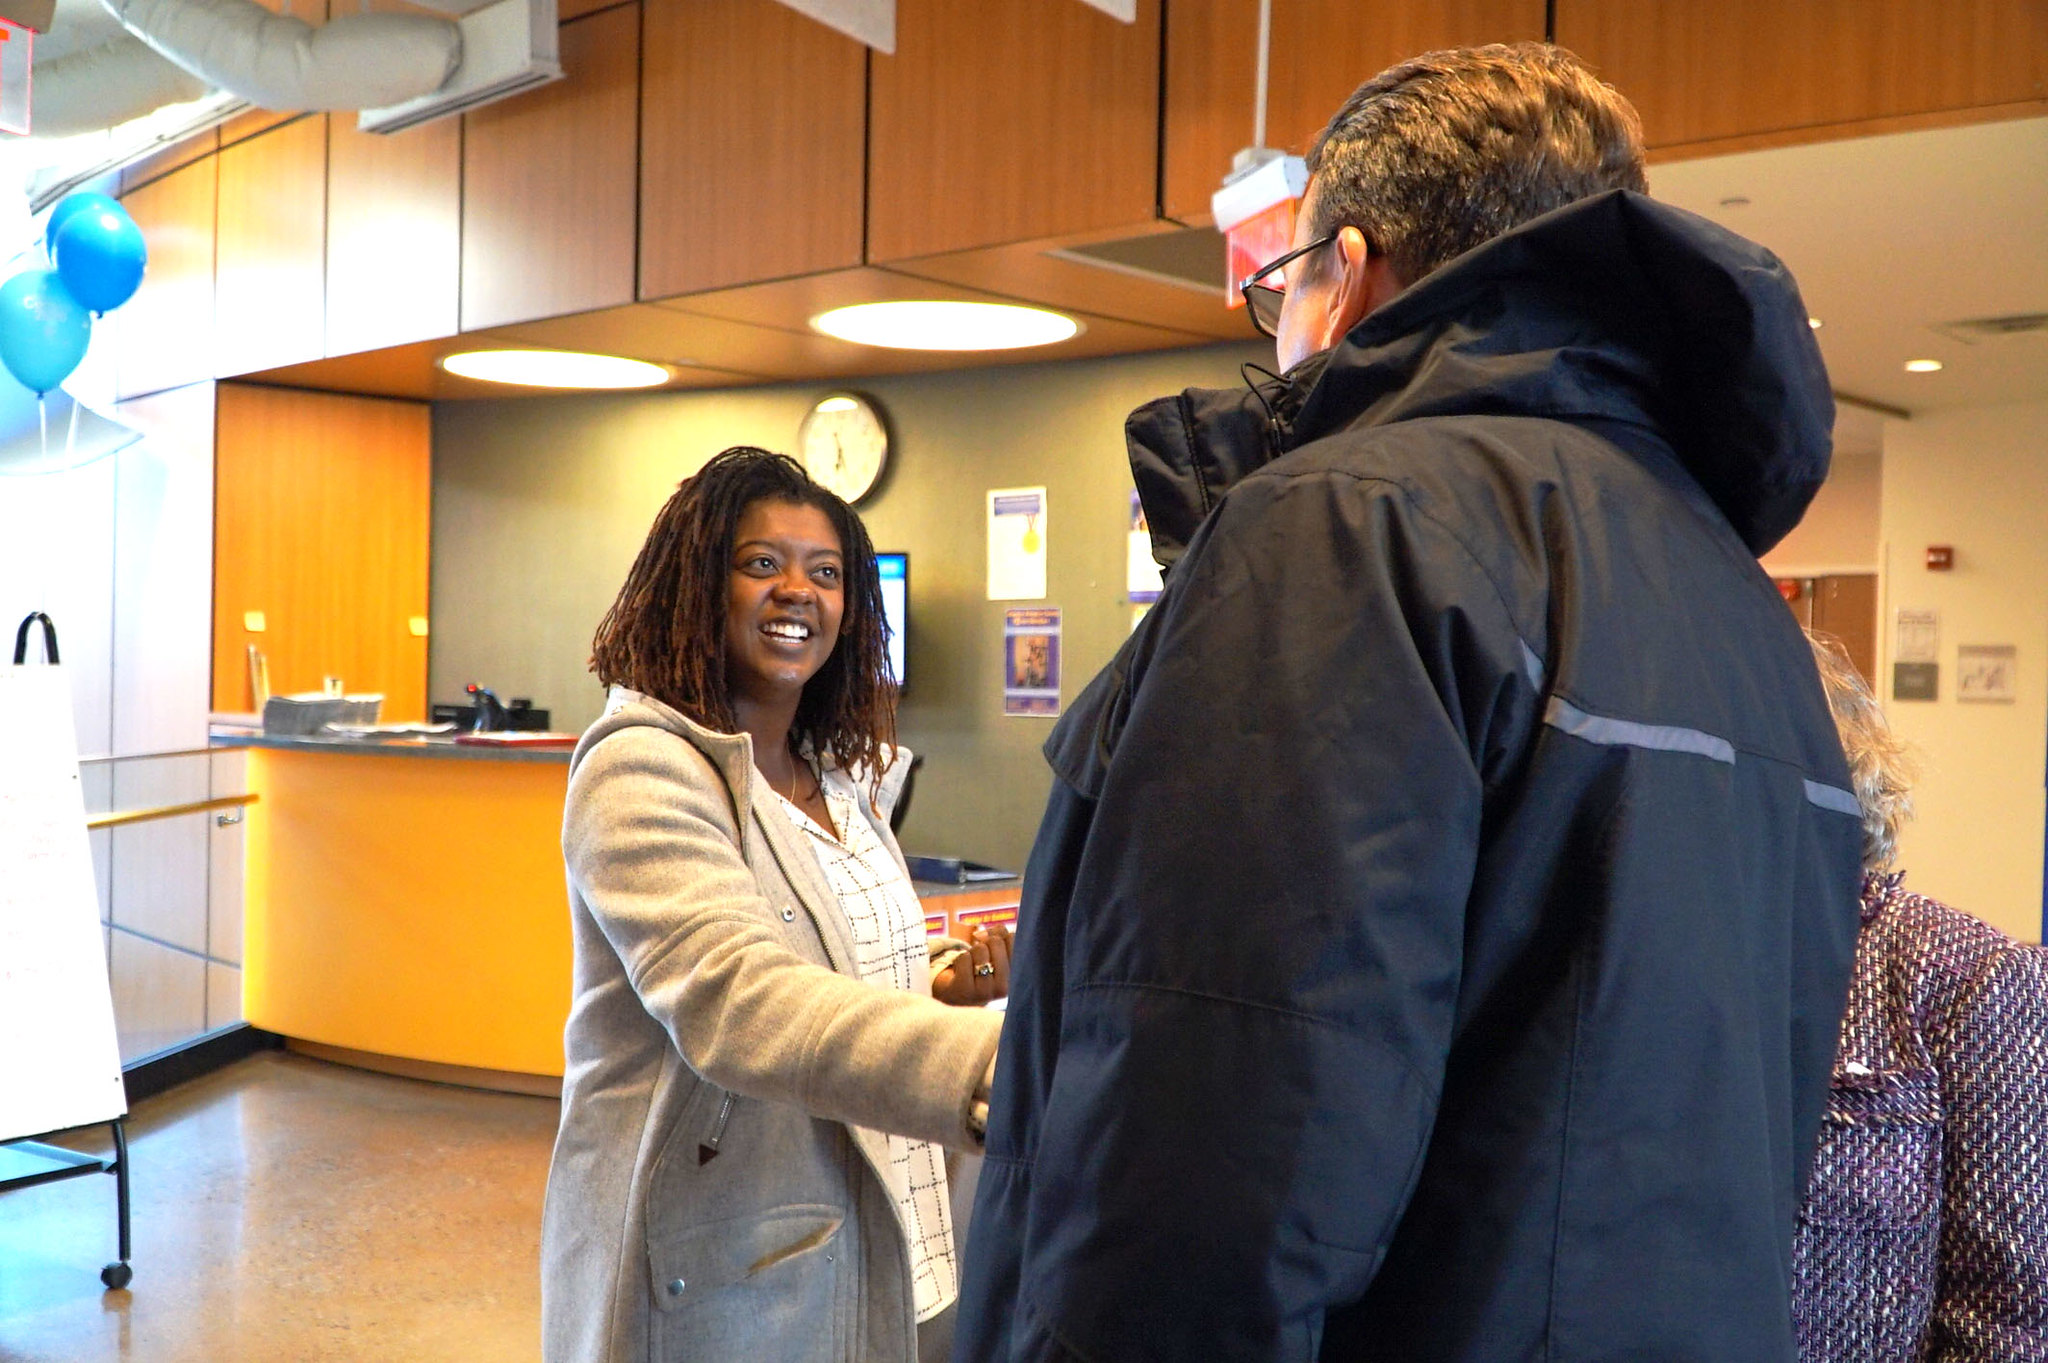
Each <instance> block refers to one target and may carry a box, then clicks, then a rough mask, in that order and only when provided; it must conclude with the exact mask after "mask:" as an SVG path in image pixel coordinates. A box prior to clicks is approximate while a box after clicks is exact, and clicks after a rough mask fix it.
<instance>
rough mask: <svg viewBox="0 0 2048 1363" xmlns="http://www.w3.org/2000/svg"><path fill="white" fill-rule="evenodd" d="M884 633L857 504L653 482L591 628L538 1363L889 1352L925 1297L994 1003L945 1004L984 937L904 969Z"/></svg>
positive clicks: (907, 902)
mask: <svg viewBox="0 0 2048 1363" xmlns="http://www.w3.org/2000/svg"><path fill="white" fill-rule="evenodd" d="M885 635H886V627H885V625H884V623H883V617H882V606H881V587H880V581H879V577H878V574H877V571H876V568H875V560H874V551H873V548H872V547H871V546H870V544H869V542H868V537H867V532H866V530H865V529H864V528H863V527H862V525H861V523H860V519H859V517H857V516H855V515H854V513H853V511H852V510H851V508H849V507H848V506H847V505H846V503H844V502H843V501H841V500H840V499H839V498H837V497H835V496H833V495H832V494H831V493H830V492H827V491H826V490H825V489H823V488H821V487H819V486H818V485H817V484H815V483H813V482H812V481H811V480H810V479H809V478H808V477H807V476H806V475H805V473H804V471H803V469H802V468H801V467H800V466H799V465H797V464H796V463H795V462H794V461H792V460H790V459H787V458H785V457H783V456H780V455H773V454H769V453H767V452H765V451H762V450H755V449H744V448H742V449H733V450H727V451H726V452H724V453H723V454H720V455H719V456H718V457H716V458H715V459H713V460H711V462H710V463H708V464H706V465H705V466H704V468H703V469H702V470H701V471H700V472H698V473H697V474H696V476H694V477H692V478H690V479H688V480H686V481H685V482H684V483H683V484H682V485H681V487H679V488H678V489H677V491H676V493H675V495H674V496H673V497H671V498H670V499H669V502H668V504H667V505H666V506H664V507H663V508H662V510H661V513H660V514H659V515H658V516H657V517H656V518H655V522H654V527H653V529H652V530H651V531H650V532H649V534H648V537H647V542H646V544H645V545H643V546H642V548H641V550H640V555H639V558H638V559H637V560H636V561H635V562H634V564H633V567H632V570H631V571H630V572H629V573H628V574H627V577H626V582H625V586H624V587H623V588H621V590H620V592H619V596H618V599H617V600H616V601H615V602H613V604H612V608H611V610H610V611H609V612H608V613H607V614H606V615H605V618H604V621H603V623H602V624H600V625H599V626H598V631H597V640H596V646H595V649H594V655H595V656H594V658H593V663H592V665H593V670H594V671H596V673H597V675H598V679H599V681H601V682H602V683H604V684H605V685H606V686H608V687H609V688H610V693H609V700H608V703H607V705H606V707H605V713H604V717H603V718H601V719H600V720H598V722H597V723H596V724H594V725H592V726H591V728H590V730H589V731H588V732H587V733H585V734H584V736H583V740H582V742H581V743H579V744H578V745H577V748H576V752H575V755H574V757H573V759H572V760H571V764H570V777H569V795H568V803H567V808H566V812H565V815H564V819H563V829H562V849H563V855H564V857H565V859H566V861H567V865H568V874H569V902H570V918H571V927H572V931H573V935H574V946H575V990H574V1001H573V1004H572V1006H571V1009H570V1013H569V1024H568V1029H567V1033H566V1037H565V1049H566V1052H567V1056H566V1059H567V1068H566V1073H565V1075H564V1077H563V1081H562V1123H561V1130H560V1132H559V1133H558V1135H557V1137H556V1142H555V1153H554V1162H553V1165H552V1167H551V1169H550V1171H549V1175H548V1196H547V1209H546V1212H545V1215H544V1217H543V1229H542V1240H541V1260H542V1269H541V1288H542V1291H541V1314H542V1333H543V1352H544V1354H545V1357H546V1359H547V1360H548V1363H571V1361H572V1360H574V1361H575V1363H598V1361H599V1360H605V1361H607V1363H609V1361H610V1360H621V1359H633V1360H636V1361H637V1360H642V1359H652V1360H690V1361H691V1363H696V1361H697V1360H707V1361H708V1360H728V1359H729V1360H741V1359H745V1360H756V1359H775V1360H778V1361H780V1363H801V1361H802V1360H810V1359H818V1360H825V1359H832V1360H840V1359H860V1360H886V1363H913V1360H915V1359H916V1357H917V1355H918V1347H917V1331H918V1324H919V1323H920V1322H924V1321H928V1320H930V1319H932V1318H933V1317H935V1316H937V1315H938V1314H939V1313H940V1312H942V1311H943V1310H944V1309H945V1308H946V1306H947V1305H948V1304H950V1303H951V1301H952V1300H953V1298H954V1295H955V1292H956V1288H955V1264H956V1257H955V1253H954V1246H953V1237H952V1226H951V1223H950V1218H949V1214H948V1208H947V1190H946V1178H945V1169H944V1164H943V1161H942V1157H941V1154H940V1148H941V1147H950V1148H953V1149H959V1150H972V1149H975V1148H977V1146H978V1142H979V1138H980V1133H981V1130H982V1129H983V1124H984V1123H985V1122H986V1118H987V1096H988V1084H989V1079H990V1077H991V1075H992V1072H993V1069H994V1063H995V1061H994V1057H995V1049H996V1034H997V1031H998V1030H999V1021H1000V1020H999V1018H998V1017H997V1016H996V1015H995V1014H993V1013H991V1012H989V1011H987V1010H985V1009H982V1008H978V1007H948V1006H946V1004H947V1003H953V1004H978V1003H984V1002H987V1001H989V1000H990V999H992V998H994V997H996V996H998V995H999V994H1000V993H1001V992H1002V991H1003V990H1004V989H1005V988H1006V987H1007V979H1008V964H1009V950H1008V939H1007V936H1006V935H1004V934H1000V933H999V934H996V935H993V936H988V935H980V936H978V938H977V940H976V941H975V942H973V943H972V944H971V945H969V946H967V947H966V948H965V949H964V950H960V951H959V954H958V957H957V959H956V960H954V961H952V962H951V963H950V964H948V965H947V966H946V967H945V968H944V969H942V970H940V971H939V972H938V973H937V974H936V975H934V974H932V973H931V970H930V964H929V962H928V959H927V956H926V942H925V928H924V918H923V915H922V913H921V912H920V911H919V909H918V905H917V900H916V896H915V895H914V893H913V892H912V891H911V888H910V883H909V879H908V877H907V876H906V875H905V873H904V870H903V863H902V858H901V854H900V853H899V852H898V851H897V848H896V843H895V839H894V838H893V837H892V836H891V834H890V832H889V821H888V814H889V810H890V808H891V807H892V806H893V804H894V803H895V799H896V796H897V793H898V792H899V790H900V789H901V786H902V782H903V778H904V776H905V774H906V773H907V772H908V770H909V761H908V757H909V755H908V754H907V753H905V752H903V751H902V750H901V749H899V748H897V747H896V746H895V741H894V740H895V719H894V684H893V681H892V680H891V678H890V676H889V673H888V663H887V654H886V652H885V650H884V644H885V642H886V639H885ZM935 995H936V996H937V997H936V998H935Z"/></svg>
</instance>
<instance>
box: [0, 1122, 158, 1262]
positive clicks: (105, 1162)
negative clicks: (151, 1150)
mask: <svg viewBox="0 0 2048 1363" xmlns="http://www.w3.org/2000/svg"><path fill="white" fill-rule="evenodd" d="M107 1125H108V1126H109V1127H111V1128H112V1129H113V1132H114V1156H113V1158H112V1159H108V1158H106V1157H104V1156H102V1155H85V1154H80V1153H79V1152H78V1151H76V1150H66V1149H64V1148H63V1147H62V1146H57V1145H45V1144H43V1143H42V1142H41V1141H9V1142H7V1143H6V1144H5V1145H0V1193H4V1192H6V1191H7V1190H8V1189H9V1188H26V1187H28V1186H30V1185H31V1184H35V1183H55V1182H57V1181H58V1180H59V1179H66V1178H77V1177H78V1176H79V1175H80V1174H112V1175H113V1176H114V1213H115V1216H116V1218H117V1219H118V1220H119V1222H120V1235H121V1257H120V1258H119V1259H117V1260H115V1261H114V1262H113V1263H111V1264H108V1265H107V1266H106V1267H105V1268H103V1269H101V1270H100V1281H101V1282H103V1283H105V1284H106V1285H107V1286H108V1287H113V1288H122V1287H126V1286H127V1285H128V1284H129V1282H130V1281H131V1280H132V1279H133V1278H134V1277H135V1270H134V1269H132V1268H130V1267H129V1266H128V1255H129V1245H128V1119H127V1118H126V1117H116V1118H115V1119H114V1120H113V1121H111V1122H108V1123H107Z"/></svg>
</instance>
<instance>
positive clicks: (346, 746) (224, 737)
mask: <svg viewBox="0 0 2048 1363" xmlns="http://www.w3.org/2000/svg"><path fill="white" fill-rule="evenodd" d="M210 742H211V746H213V747H216V748H270V749H273V750H275V751H278V752H317V753H339V754H342V755H344V756H349V757H426V758H440V759H443V760H449V759H452V760H455V761H458V762H552V763H554V764H556V765H558V766H566V765H567V764H568V761H569V752H570V749H568V748H566V747H564V748H494V747H491V746H489V745H488V744H479V743H457V742H454V741H453V740H452V739H446V738H393V739H378V740H371V739H360V738H266V737H264V736H263V735H262V734H237V733H215V734H214V735H213V736H212V739H211V740H210Z"/></svg>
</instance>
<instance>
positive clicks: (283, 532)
mask: <svg viewBox="0 0 2048 1363" xmlns="http://www.w3.org/2000/svg"><path fill="white" fill-rule="evenodd" d="M429 411H430V409H429V407H428V405H427V404H426V403H424V402H402V401H394V400H391V399H386V398H361V397H349V396H344V395H340V394H333V393H311V392H306V391H304V390H301V389H291V388H263V387H257V386H254V385H248V384H222V385H220V390H219V410H218V414H217V417H216V425H215V442H216V443H215V465H214V477H215V505H214V586H213V592H214V595H213V645H214V646H213V706H214V709H216V710H221V711H229V712H244V711H247V710H250V709H251V708H252V707H253V705H254V697H253V696H252V695H251V693H250V687H249V681H248V661H247V650H248V647H249V646H250V645H254V646H255V647H257V648H258V649H261V650H262V651H263V652H264V654H265V655H266V656H267V657H268V659H269V664H270V686H271V690H272V691H273V692H274V693H277V694H285V693H289V692H293V691H314V690H318V689H319V688H320V684H321V680H322V678H324V677H329V676H338V677H340V678H341V679H342V681H343V683H344V684H345V685H346V686H347V688H348V689H349V690H350V691H352V692H367V691H381V692H382V693H383V694H384V717H385V718H386V719H390V720H406V719H423V718H425V715H426V693H427V639H426V615H427V539H428V531H429V513H430V509H431V500H432V485H431V479H430V459H429V446H430V430H429Z"/></svg>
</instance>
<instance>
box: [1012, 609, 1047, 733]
mask: <svg viewBox="0 0 2048 1363" xmlns="http://www.w3.org/2000/svg"><path fill="white" fill-rule="evenodd" d="M1059 712H1060V608H1059V607H1058V606H1040V607H1036V608H1031V609H1025V610H1011V611H1004V612H1003V713H1004V714H1006V715H1043V716H1051V715H1057V714H1058V713H1059Z"/></svg>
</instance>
